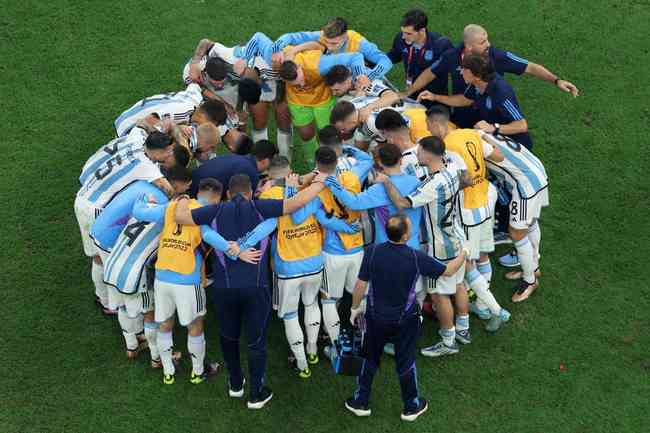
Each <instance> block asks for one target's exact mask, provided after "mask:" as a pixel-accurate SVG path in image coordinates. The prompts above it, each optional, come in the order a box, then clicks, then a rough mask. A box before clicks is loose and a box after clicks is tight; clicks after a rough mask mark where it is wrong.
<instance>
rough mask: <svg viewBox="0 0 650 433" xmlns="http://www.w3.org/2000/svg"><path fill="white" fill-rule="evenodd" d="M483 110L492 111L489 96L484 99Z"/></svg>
mask: <svg viewBox="0 0 650 433" xmlns="http://www.w3.org/2000/svg"><path fill="white" fill-rule="evenodd" d="M485 108H487V109H488V110H491V109H492V98H490V97H489V96H488V97H487V98H485Z"/></svg>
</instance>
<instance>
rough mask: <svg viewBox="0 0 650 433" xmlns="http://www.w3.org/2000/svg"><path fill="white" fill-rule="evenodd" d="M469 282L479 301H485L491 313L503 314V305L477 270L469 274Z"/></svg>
mask: <svg viewBox="0 0 650 433" xmlns="http://www.w3.org/2000/svg"><path fill="white" fill-rule="evenodd" d="M467 282H468V283H469V287H470V288H471V289H472V290H474V293H476V297H477V299H480V300H481V301H483V303H484V304H485V305H486V306H487V308H489V309H490V313H492V314H499V313H500V312H501V305H499V303H498V302H497V300H496V298H495V297H494V295H493V294H492V292H491V291H490V289H489V287H488V283H487V281H486V279H485V277H484V276H483V275H481V273H480V272H479V271H478V270H477V269H476V268H474V269H472V270H471V271H469V272H468V273H467Z"/></svg>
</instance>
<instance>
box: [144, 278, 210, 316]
mask: <svg viewBox="0 0 650 433" xmlns="http://www.w3.org/2000/svg"><path fill="white" fill-rule="evenodd" d="M154 298H155V312H156V314H155V320H156V322H158V323H161V322H164V321H165V320H167V319H169V318H170V317H173V316H174V312H176V313H177V314H178V322H179V323H180V324H181V326H188V325H189V324H190V323H192V322H194V320H196V319H197V318H199V317H203V316H205V313H206V308H205V303H206V298H205V289H203V287H201V285H200V284H193V285H189V284H174V283H166V282H164V281H159V280H155V282H154Z"/></svg>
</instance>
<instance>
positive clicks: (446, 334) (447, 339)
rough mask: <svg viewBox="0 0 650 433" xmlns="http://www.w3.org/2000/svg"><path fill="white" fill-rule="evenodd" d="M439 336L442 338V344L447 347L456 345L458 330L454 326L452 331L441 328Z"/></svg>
mask: <svg viewBox="0 0 650 433" xmlns="http://www.w3.org/2000/svg"><path fill="white" fill-rule="evenodd" d="M439 334H440V336H441V337H442V342H443V343H444V345H445V346H453V345H454V340H455V339H456V328H454V327H453V326H452V327H451V328H450V329H442V328H440V331H439Z"/></svg>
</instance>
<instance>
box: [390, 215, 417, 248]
mask: <svg viewBox="0 0 650 433" xmlns="http://www.w3.org/2000/svg"><path fill="white" fill-rule="evenodd" d="M410 232H411V221H410V220H409V219H408V217H407V216H406V215H404V214H403V213H398V214H395V215H393V216H391V217H390V218H388V221H386V236H388V239H390V240H391V241H392V242H395V243H397V244H404V243H406V242H407V241H408V239H409V237H410Z"/></svg>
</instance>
